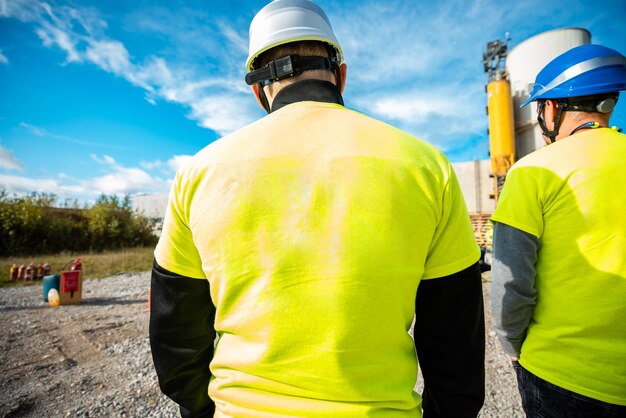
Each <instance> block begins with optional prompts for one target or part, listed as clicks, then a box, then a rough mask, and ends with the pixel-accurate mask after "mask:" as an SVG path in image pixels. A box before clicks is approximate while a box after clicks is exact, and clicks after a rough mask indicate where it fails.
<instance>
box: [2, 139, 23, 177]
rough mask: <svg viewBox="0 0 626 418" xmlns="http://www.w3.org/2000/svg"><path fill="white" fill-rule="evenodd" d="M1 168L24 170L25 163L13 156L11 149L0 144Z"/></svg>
mask: <svg viewBox="0 0 626 418" xmlns="http://www.w3.org/2000/svg"><path fill="white" fill-rule="evenodd" d="M0 168H6V169H7V170H18V171H23V170H24V165H23V164H22V163H21V162H19V161H18V160H17V158H15V156H13V154H12V153H11V151H10V150H8V149H6V148H4V147H3V146H2V145H0Z"/></svg>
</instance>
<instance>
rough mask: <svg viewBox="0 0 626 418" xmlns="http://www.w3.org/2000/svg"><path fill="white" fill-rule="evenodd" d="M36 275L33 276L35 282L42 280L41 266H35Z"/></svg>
mask: <svg viewBox="0 0 626 418" xmlns="http://www.w3.org/2000/svg"><path fill="white" fill-rule="evenodd" d="M36 271H37V273H36V274H35V279H36V280H43V266H42V265H41V264H39V265H38V266H37V270H36Z"/></svg>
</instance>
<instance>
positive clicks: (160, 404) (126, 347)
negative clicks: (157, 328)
mask: <svg viewBox="0 0 626 418" xmlns="http://www.w3.org/2000/svg"><path fill="white" fill-rule="evenodd" d="M488 278H489V276H488V274H487V275H486V276H485V279H487V280H488ZM149 283H150V277H149V273H147V272H146V273H139V274H124V275H118V276H113V277H109V278H106V279H101V280H90V281H86V282H84V283H83V285H84V288H83V301H82V303H81V304H80V305H68V306H60V307H58V308H55V309H53V308H50V307H49V306H48V305H47V304H46V303H44V302H43V301H42V290H41V286H30V287H22V288H2V289H0V376H2V377H1V378H0V416H1V417H5V418H9V417H176V416H178V414H177V411H178V409H177V407H176V406H175V405H174V404H173V403H172V402H171V401H170V400H169V399H167V398H166V397H165V396H164V395H162V394H161V393H160V392H159V389H158V386H157V381H156V376H155V374H154V370H153V368H152V360H151V357H150V347H149V343H148V337H147V332H148V331H147V330H148V317H149V312H148V310H147V301H148V300H147V299H148V298H147V294H148V287H149ZM486 284H488V283H486ZM487 287H488V286H485V290H486V291H488V289H487ZM485 303H486V305H487V308H488V298H486V300H485ZM487 325H488V332H487V351H488V353H487V360H486V367H487V388H486V394H487V396H486V401H485V406H484V408H483V411H482V412H481V417H506V418H509V417H522V416H523V414H522V413H521V407H520V400H519V395H518V393H517V389H516V387H515V380H514V379H515V377H514V374H513V371H512V369H511V367H510V365H509V362H508V359H507V358H506V356H505V355H504V354H502V352H501V351H500V348H499V346H498V345H497V341H496V340H495V336H494V334H493V332H491V331H490V328H491V326H490V323H489V322H488V324H487Z"/></svg>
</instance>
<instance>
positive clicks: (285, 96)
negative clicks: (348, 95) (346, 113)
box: [270, 79, 343, 113]
mask: <svg viewBox="0 0 626 418" xmlns="http://www.w3.org/2000/svg"><path fill="white" fill-rule="evenodd" d="M305 101H312V102H323V103H336V104H340V105H343V97H342V96H341V93H340V92H339V89H338V88H337V86H336V85H335V84H334V83H331V82H330V81H325V80H315V79H307V80H302V81H298V82H296V83H293V84H290V85H288V86H287V87H285V88H283V89H281V90H280V91H279V92H278V93H277V94H276V96H275V97H274V100H272V109H271V112H275V111H277V110H278V109H280V108H282V107H285V106H287V105H289V104H292V103H297V102H305ZM271 112H270V113H271Z"/></svg>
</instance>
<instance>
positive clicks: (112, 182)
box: [81, 154, 168, 194]
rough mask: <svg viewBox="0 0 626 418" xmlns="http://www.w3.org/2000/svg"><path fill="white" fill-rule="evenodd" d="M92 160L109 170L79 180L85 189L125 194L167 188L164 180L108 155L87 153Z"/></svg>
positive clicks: (158, 190) (162, 190) (99, 192)
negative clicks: (125, 165) (120, 162)
mask: <svg viewBox="0 0 626 418" xmlns="http://www.w3.org/2000/svg"><path fill="white" fill-rule="evenodd" d="M89 156H90V157H91V159H92V160H94V161H96V162H97V163H99V164H102V165H104V166H106V170H108V171H109V172H108V173H106V174H104V175H102V176H98V177H95V178H92V179H87V180H84V181H82V182H81V185H82V186H83V187H84V188H85V189H87V190H94V191H96V192H97V194H102V193H104V194H126V193H139V192H164V191H166V190H167V188H168V184H167V182H166V181H164V180H162V179H161V178H159V177H154V176H151V175H150V174H148V173H147V172H146V171H144V170H142V169H141V168H137V167H124V166H123V165H121V164H118V163H117V162H116V161H115V159H114V158H113V157H111V156H110V155H106V154H104V155H102V157H100V156H98V155H96V154H90V155H89Z"/></svg>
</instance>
